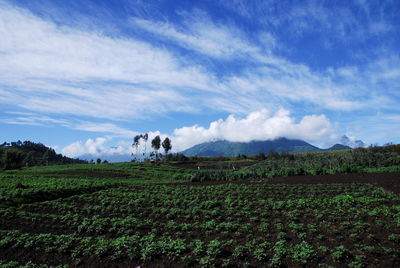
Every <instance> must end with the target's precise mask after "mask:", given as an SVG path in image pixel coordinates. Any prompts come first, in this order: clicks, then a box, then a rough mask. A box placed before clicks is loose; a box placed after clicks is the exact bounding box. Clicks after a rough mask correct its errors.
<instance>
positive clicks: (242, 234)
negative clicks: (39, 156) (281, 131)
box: [0, 163, 400, 267]
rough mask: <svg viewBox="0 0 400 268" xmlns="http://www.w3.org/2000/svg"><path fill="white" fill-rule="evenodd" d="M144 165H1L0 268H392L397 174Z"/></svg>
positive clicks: (398, 236)
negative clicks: (242, 175) (252, 173)
mask: <svg viewBox="0 0 400 268" xmlns="http://www.w3.org/2000/svg"><path fill="white" fill-rule="evenodd" d="M193 172H194V171H193V170H191V169H185V168H178V167H174V166H165V165H151V164H144V163H142V164H133V163H121V164H101V165H71V166H48V167H34V168H29V169H22V170H17V171H7V172H2V173H0V233H1V235H0V267H57V266H58V267H137V266H140V267H399V266H400V197H399V193H400V191H399V190H400V188H399V180H400V174H399V173H370V174H337V175H323V176H322V175H321V176H295V177H275V178H268V179H264V180H259V179H256V180H248V181H234V182H227V181H212V182H188V181H189V180H190V177H191V174H192V173H193Z"/></svg>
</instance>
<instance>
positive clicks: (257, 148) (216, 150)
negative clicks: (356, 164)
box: [181, 138, 351, 156]
mask: <svg viewBox="0 0 400 268" xmlns="http://www.w3.org/2000/svg"><path fill="white" fill-rule="evenodd" d="M346 149H351V148H350V147H348V146H345V145H341V144H335V145H334V146H332V147H331V148H328V149H320V148H318V147H316V146H314V145H311V144H309V143H307V142H305V141H303V140H295V139H287V138H279V139H275V140H266V141H251V142H230V141H226V140H221V141H212V142H205V143H201V144H198V145H195V146H193V147H191V148H189V149H187V150H184V151H182V152H181V153H182V154H184V155H186V156H236V155H238V154H245V155H254V154H259V153H264V154H268V153H270V152H277V153H280V152H289V153H304V152H318V151H326V150H346Z"/></svg>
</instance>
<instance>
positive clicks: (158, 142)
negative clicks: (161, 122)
mask: <svg viewBox="0 0 400 268" xmlns="http://www.w3.org/2000/svg"><path fill="white" fill-rule="evenodd" d="M160 146H161V139H160V136H158V135H157V136H155V137H154V139H153V140H152V141H151V147H153V149H154V151H155V152H156V159H158V150H160Z"/></svg>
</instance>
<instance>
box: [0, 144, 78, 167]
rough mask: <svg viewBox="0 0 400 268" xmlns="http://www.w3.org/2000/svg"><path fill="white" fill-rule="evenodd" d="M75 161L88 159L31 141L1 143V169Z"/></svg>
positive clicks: (72, 162)
mask: <svg viewBox="0 0 400 268" xmlns="http://www.w3.org/2000/svg"><path fill="white" fill-rule="evenodd" d="M74 163H86V161H83V160H79V159H72V158H69V157H66V156H63V155H61V154H57V153H56V152H55V151H54V150H53V149H52V148H49V147H47V146H45V145H43V144H41V143H34V142H31V141H24V142H21V141H17V142H11V143H7V142H4V143H3V144H2V145H0V169H16V168H21V167H31V166H47V165H60V164H74Z"/></svg>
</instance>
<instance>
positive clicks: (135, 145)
mask: <svg viewBox="0 0 400 268" xmlns="http://www.w3.org/2000/svg"><path fill="white" fill-rule="evenodd" d="M140 136H141V135H136V136H135V137H134V138H133V143H132V147H134V148H135V151H136V157H135V158H136V160H138V154H139V153H138V148H139V142H140Z"/></svg>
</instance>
